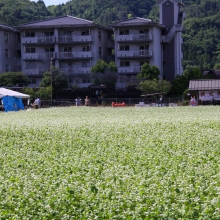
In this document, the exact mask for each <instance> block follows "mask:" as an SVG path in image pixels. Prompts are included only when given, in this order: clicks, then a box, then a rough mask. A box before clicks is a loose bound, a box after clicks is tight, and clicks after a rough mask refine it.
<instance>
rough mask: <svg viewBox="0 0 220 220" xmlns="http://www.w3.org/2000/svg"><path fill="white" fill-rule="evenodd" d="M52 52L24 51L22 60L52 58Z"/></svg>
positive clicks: (53, 54) (53, 55)
mask: <svg viewBox="0 0 220 220" xmlns="http://www.w3.org/2000/svg"><path fill="white" fill-rule="evenodd" d="M54 57H55V53H54V52H45V53H24V55H23V59H24V60H47V59H50V58H54Z"/></svg>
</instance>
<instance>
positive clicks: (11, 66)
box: [0, 25, 21, 73]
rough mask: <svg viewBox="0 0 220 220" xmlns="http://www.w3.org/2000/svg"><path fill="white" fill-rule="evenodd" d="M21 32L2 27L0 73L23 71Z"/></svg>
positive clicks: (0, 34) (0, 30) (0, 27)
mask: <svg viewBox="0 0 220 220" xmlns="http://www.w3.org/2000/svg"><path fill="white" fill-rule="evenodd" d="M20 43H21V42H20V32H19V31H18V30H16V29H14V28H12V27H9V26H6V25H0V73H4V72H9V71H13V72H17V71H21V49H20V47H21V44H20Z"/></svg>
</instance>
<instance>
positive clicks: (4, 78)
mask: <svg viewBox="0 0 220 220" xmlns="http://www.w3.org/2000/svg"><path fill="white" fill-rule="evenodd" d="M28 83H29V79H28V77H27V76H26V75H24V74H23V73H22V72H7V73H3V74H1V75H0V85H1V86H16V85H19V84H20V85H22V86H26V85H28Z"/></svg>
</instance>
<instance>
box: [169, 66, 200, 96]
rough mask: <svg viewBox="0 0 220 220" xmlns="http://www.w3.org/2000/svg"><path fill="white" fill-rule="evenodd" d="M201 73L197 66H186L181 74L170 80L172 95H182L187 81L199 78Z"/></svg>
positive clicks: (187, 84) (187, 83)
mask: <svg viewBox="0 0 220 220" xmlns="http://www.w3.org/2000/svg"><path fill="white" fill-rule="evenodd" d="M201 78H202V73H201V71H200V69H199V67H197V66H187V67H186V70H185V71H184V72H183V74H182V75H177V76H176V78H175V79H174V80H173V82H172V89H171V92H170V93H171V94H172V95H182V94H183V92H184V91H185V90H186V89H187V88H188V86H189V81H190V80H193V79H201Z"/></svg>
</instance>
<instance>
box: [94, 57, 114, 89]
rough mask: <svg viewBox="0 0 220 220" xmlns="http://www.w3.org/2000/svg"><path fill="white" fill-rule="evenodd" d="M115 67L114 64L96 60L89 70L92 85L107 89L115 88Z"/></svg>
mask: <svg viewBox="0 0 220 220" xmlns="http://www.w3.org/2000/svg"><path fill="white" fill-rule="evenodd" d="M117 71H118V69H117V66H116V65H115V63H114V62H110V63H109V64H108V63H106V62H105V61H103V60H98V61H97V63H96V64H95V65H94V66H93V67H92V68H91V78H92V83H93V85H101V84H104V85H106V86H107V87H108V88H115V84H116V82H117Z"/></svg>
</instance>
